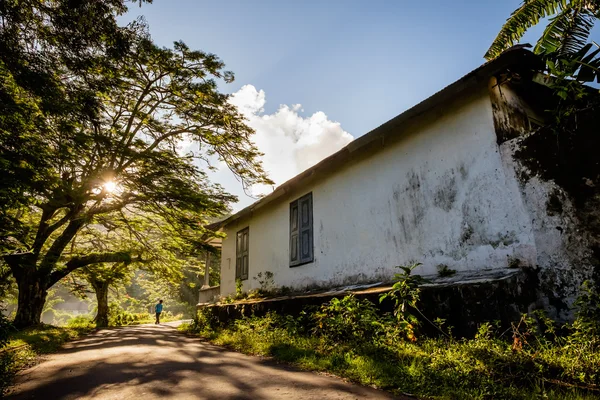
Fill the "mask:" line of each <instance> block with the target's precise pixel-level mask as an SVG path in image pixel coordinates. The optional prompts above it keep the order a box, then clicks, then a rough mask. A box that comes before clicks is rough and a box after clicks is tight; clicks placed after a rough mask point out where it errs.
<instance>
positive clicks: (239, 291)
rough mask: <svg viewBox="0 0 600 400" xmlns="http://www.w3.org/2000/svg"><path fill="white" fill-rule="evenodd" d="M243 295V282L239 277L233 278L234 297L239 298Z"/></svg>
mask: <svg viewBox="0 0 600 400" xmlns="http://www.w3.org/2000/svg"><path fill="white" fill-rule="evenodd" d="M243 297H244V283H243V282H242V280H241V279H239V278H238V279H236V280H235V298H236V299H241V298H243Z"/></svg>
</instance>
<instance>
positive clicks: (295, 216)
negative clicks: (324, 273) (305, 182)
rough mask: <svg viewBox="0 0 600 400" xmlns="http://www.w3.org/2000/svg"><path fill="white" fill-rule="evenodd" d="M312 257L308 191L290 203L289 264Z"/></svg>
mask: <svg viewBox="0 0 600 400" xmlns="http://www.w3.org/2000/svg"><path fill="white" fill-rule="evenodd" d="M313 259H314V257H313V204H312V193H309V194H307V195H305V196H303V197H301V198H299V199H298V200H296V201H293V202H292V203H290V266H292V267H293V266H296V265H300V264H306V263H309V262H312V261H313Z"/></svg>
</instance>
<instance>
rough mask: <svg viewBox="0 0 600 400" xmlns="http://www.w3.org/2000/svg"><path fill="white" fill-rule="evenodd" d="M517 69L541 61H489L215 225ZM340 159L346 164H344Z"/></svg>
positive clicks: (516, 57) (518, 57)
mask: <svg viewBox="0 0 600 400" xmlns="http://www.w3.org/2000/svg"><path fill="white" fill-rule="evenodd" d="M517 65H523V66H526V67H529V69H530V70H532V69H534V68H539V67H540V59H539V57H537V56H536V55H535V54H533V53H532V52H530V51H529V50H525V49H514V50H512V49H509V50H507V51H505V52H504V53H502V55H500V56H499V57H497V58H496V59H494V60H492V61H488V62H487V63H485V64H483V65H481V66H479V67H478V68H476V69H474V70H473V71H471V72H469V73H468V74H466V75H465V76H463V77H462V78H460V79H458V80H457V81H455V82H453V83H451V84H450V85H448V86H446V87H445V88H443V89H442V90H440V91H438V92H437V93H435V94H433V95H431V96H430V97H428V98H426V99H425V100H423V101H421V102H420V103H418V104H416V105H414V106H413V107H411V108H409V109H408V110H406V111H404V112H403V113H401V114H399V115H397V116H396V117H394V118H392V119H390V120H389V121H387V122H385V123H383V124H381V125H380V126H378V127H377V128H375V129H373V130H371V131H369V132H368V133H366V134H364V135H363V136H360V137H358V138H356V139H355V140H353V141H352V142H350V143H349V144H348V145H346V146H345V147H343V148H342V149H340V150H338V151H337V152H335V153H333V154H332V155H330V156H328V157H326V158H324V159H323V160H321V161H320V162H318V163H317V164H315V165H313V166H312V167H310V168H308V169H307V170H305V171H303V172H301V173H300V174H298V175H296V176H295V177H293V178H291V179H289V180H287V181H286V182H284V183H282V184H281V185H279V186H278V187H277V188H276V189H275V190H274V191H273V192H272V193H270V194H268V195H266V196H265V197H263V198H261V199H259V200H257V201H256V202H254V203H252V204H251V205H249V206H248V207H246V208H243V209H242V210H240V211H238V212H237V213H235V214H233V215H232V216H230V217H228V218H226V219H224V220H223V221H220V222H217V223H214V224H211V225H212V226H214V227H216V228H217V229H220V228H223V227H225V226H227V225H229V224H231V223H232V222H235V221H237V220H239V219H241V218H243V217H246V216H248V215H251V214H252V213H253V212H255V211H256V210H258V209H260V208H261V207H264V206H265V205H267V204H269V203H271V202H272V201H274V200H276V199H278V198H280V197H281V196H283V195H285V194H287V193H289V192H290V191H292V190H293V189H294V188H295V186H296V185H297V184H299V183H301V182H302V181H304V180H305V179H307V178H309V177H311V176H313V175H314V174H315V173H316V172H318V171H319V170H327V169H328V167H330V166H334V165H335V164H337V163H339V162H340V161H343V159H346V158H348V157H349V156H350V154H351V153H355V152H357V151H360V150H361V149H364V148H365V147H366V146H367V145H368V144H370V143H372V142H373V141H375V140H378V139H381V137H383V136H385V135H388V134H389V133H390V132H391V131H392V130H393V128H395V127H397V126H398V125H399V124H401V123H404V122H406V121H408V120H410V119H412V118H415V117H418V116H419V115H421V114H423V113H425V112H426V111H429V110H430V109H432V108H433V107H435V106H437V105H438V104H440V103H442V102H443V101H445V100H446V99H448V98H449V97H453V96H455V95H457V94H459V93H461V92H463V91H464V90H465V89H467V88H469V87H471V86H472V85H473V84H477V83H480V82H481V81H482V79H487V78H490V77H491V76H492V75H494V74H495V73H498V72H500V71H503V70H505V69H506V68H508V67H510V66H517ZM340 158H341V159H342V160H340Z"/></svg>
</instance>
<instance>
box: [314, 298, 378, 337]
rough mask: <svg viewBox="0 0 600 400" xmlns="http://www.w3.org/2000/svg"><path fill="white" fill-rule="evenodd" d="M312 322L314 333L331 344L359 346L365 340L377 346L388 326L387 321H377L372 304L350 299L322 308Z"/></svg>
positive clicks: (375, 311) (331, 302) (326, 304)
mask: <svg viewBox="0 0 600 400" xmlns="http://www.w3.org/2000/svg"><path fill="white" fill-rule="evenodd" d="M313 318H314V325H315V327H314V329H313V331H314V333H315V334H316V335H319V336H322V337H324V338H326V339H328V340H329V341H331V342H349V343H361V342H364V341H365V338H371V339H372V340H373V341H374V342H377V341H378V340H380V338H382V337H383V336H385V329H386V326H387V325H390V323H389V322H390V320H389V318H382V317H380V316H379V315H378V311H377V308H376V307H375V305H374V304H373V303H371V302H370V301H368V300H358V299H357V298H356V297H354V296H353V295H350V296H346V297H344V298H343V299H341V300H340V299H337V298H335V299H332V300H331V301H330V302H328V303H325V304H323V306H322V307H321V309H320V310H319V311H318V312H316V313H314V314H313Z"/></svg>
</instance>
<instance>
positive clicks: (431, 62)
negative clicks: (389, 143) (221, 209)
mask: <svg viewBox="0 0 600 400" xmlns="http://www.w3.org/2000/svg"><path fill="white" fill-rule="evenodd" d="M520 4H521V1H520V0H504V1H498V0H478V1H476V0H466V1H465V0H463V1H460V2H449V1H441V0H427V1H402V0H369V1H366V0H365V1H354V0H327V1H325V0H321V1H318V0H303V1H291V0H289V1H288V0H279V1H274V0H256V1H250V0H220V1H204V0H169V1H167V0H155V1H154V4H151V5H144V6H142V7H141V8H139V7H137V6H131V8H130V11H129V14H128V15H127V16H126V17H125V20H130V19H132V18H133V17H135V16H138V15H144V16H145V18H146V20H147V21H148V23H149V25H150V33H151V35H152V37H153V39H154V40H155V41H156V42H157V43H158V44H159V45H162V46H171V44H172V42H173V41H175V40H183V41H184V42H186V43H187V44H188V45H189V46H190V47H192V48H198V49H202V50H204V51H208V52H212V53H215V54H217V55H218V56H219V57H220V58H221V59H222V60H223V61H224V62H225V63H226V65H227V69H229V70H232V71H233V72H234V73H235V75H236V80H235V82H234V83H233V84H230V85H223V86H222V90H223V91H225V92H228V93H234V92H236V91H238V90H239V89H240V88H242V87H243V86H244V85H252V87H253V88H255V89H256V90H257V91H263V94H264V97H266V103H264V105H263V107H262V109H261V110H260V111H259V112H258V114H257V115H258V116H259V117H264V116H265V115H267V116H268V115H273V114H274V113H276V112H277V110H279V109H280V106H281V105H288V106H289V107H292V106H293V105H294V104H301V105H302V107H301V108H299V109H298V110H297V111H295V112H296V114H297V116H298V117H299V118H309V117H310V116H312V115H313V114H314V113H316V112H322V113H324V114H325V116H326V118H327V120H328V121H333V122H338V123H339V124H340V127H341V130H343V131H345V132H348V133H350V134H351V135H352V136H353V137H355V138H356V137H359V136H361V135H363V134H365V133H367V132H368V131H370V130H371V129H373V128H375V127H377V126H379V125H380V124H382V123H384V122H385V121H387V120H388V119H390V118H393V117H394V116H396V115H398V114H399V113H401V112H402V111H404V110H406V109H407V108H410V107H411V106H413V105H415V104H416V103H418V102H419V101H421V100H423V99H425V98H427V97H429V96H430V95H432V94H433V93H435V92H437V91H438V90H440V89H442V88H443V87H445V86H447V85H449V84H450V83H452V82H453V81H455V80H457V79H458V78H460V77H461V76H463V75H465V74H466V73H468V72H469V71H471V70H473V69H474V68H476V67H477V66H479V65H481V64H482V63H483V62H484V59H483V55H484V53H485V51H486V50H487V48H488V47H489V45H490V44H491V42H492V40H493V39H494V37H495V35H496V33H497V32H498V30H499V29H500V27H501V26H502V24H503V22H504V21H505V20H506V18H507V17H508V16H509V15H510V13H511V12H512V11H513V10H514V9H515V8H517V7H518V6H519V5H520ZM540 32H541V27H536V28H534V29H532V31H531V32H529V33H528V34H527V35H526V37H525V41H529V42H531V43H535V39H536V38H537V37H539V34H540ZM596 36H597V35H596ZM255 129H256V127H255ZM294 129H297V128H294ZM341 130H340V131H341ZM334 150H336V149H334ZM276 168H279V167H272V169H276ZM299 168H300V167H298V168H296V169H294V168H292V169H290V171H289V173H288V175H289V174H293V175H295V174H296V173H299V172H301V171H300V170H298V169H299ZM290 177H291V176H286V177H285V179H287V178H290ZM281 179H283V178H281ZM277 183H282V182H277ZM226 187H227V185H226ZM231 190H232V191H234V192H236V193H237V194H239V191H238V190H234V189H231ZM249 201H250V200H247V199H246V200H245V201H243V203H244V205H245V204H247V203H248V202H249Z"/></svg>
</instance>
